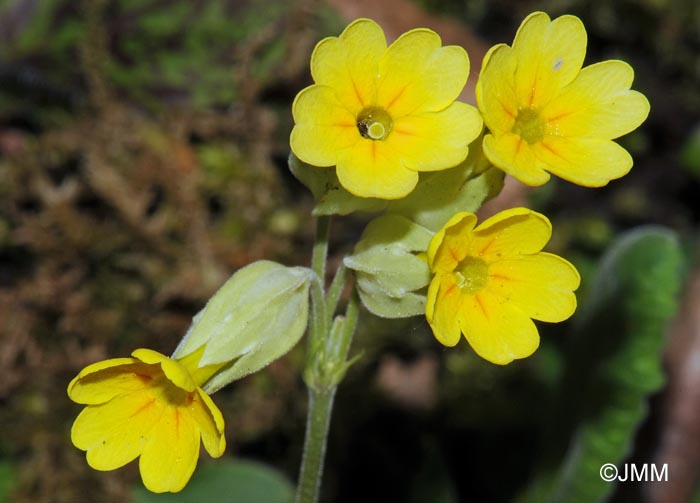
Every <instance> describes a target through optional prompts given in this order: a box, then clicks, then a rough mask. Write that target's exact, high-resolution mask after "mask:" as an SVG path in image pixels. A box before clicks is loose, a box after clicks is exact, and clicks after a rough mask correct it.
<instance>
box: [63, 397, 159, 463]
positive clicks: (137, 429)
mask: <svg viewBox="0 0 700 503" xmlns="http://www.w3.org/2000/svg"><path fill="white" fill-rule="evenodd" d="M162 413H163V407H162V406H161V405H160V403H159V402H158V401H157V400H156V399H155V397H154V396H153V394H151V393H149V392H148V391H142V392H134V393H130V394H128V395H122V396H119V397H117V398H114V399H113V400H111V401H109V402H107V403H105V404H102V405H91V406H89V407H86V408H85V409H84V410H83V411H82V412H81V413H80V415H78V417H77V419H76V420H75V422H74V423H73V428H72V429H71V441H72V442H73V445H75V446H76V447H77V448H78V449H81V450H84V451H87V462H88V464H89V465H90V466H91V467H92V468H94V469H95V470H114V469H115V468H119V467H121V466H124V465H125V464H127V463H128V462H130V461H132V460H133V459H135V458H136V457H137V456H138V455H139V454H140V453H141V451H142V449H143V446H144V445H145V439H146V438H147V437H148V435H149V434H150V432H151V430H152V429H153V427H154V426H155V425H156V424H157V423H158V421H159V420H160V417H161V415H162Z"/></svg>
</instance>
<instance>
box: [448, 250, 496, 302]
mask: <svg viewBox="0 0 700 503" xmlns="http://www.w3.org/2000/svg"><path fill="white" fill-rule="evenodd" d="M454 275H455V278H456V279H457V286H458V287H459V289H460V290H462V292H464V293H467V294H470V295H471V294H475V293H476V292H478V291H479V290H481V289H482V288H484V287H485V286H486V282H487V281H488V279H489V266H488V264H487V263H486V262H484V261H483V260H481V259H480V258H476V257H466V258H465V259H464V260H462V261H461V262H460V263H459V264H458V265H457V267H456V269H455V272H454Z"/></svg>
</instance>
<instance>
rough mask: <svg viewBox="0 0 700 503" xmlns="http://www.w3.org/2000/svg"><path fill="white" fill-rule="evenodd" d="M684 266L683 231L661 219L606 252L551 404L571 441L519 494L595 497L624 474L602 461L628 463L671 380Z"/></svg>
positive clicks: (555, 429)
mask: <svg viewBox="0 0 700 503" xmlns="http://www.w3.org/2000/svg"><path fill="white" fill-rule="evenodd" d="M683 267H684V261H683V255H682V252H681V249H680V245H679V242H678V239H677V238H676V236H675V234H674V233H673V232H671V231H669V230H666V229H663V228H659V227H646V228H641V229H638V230H634V231H631V232H629V233H627V234H626V235H624V236H623V237H622V238H620V239H619V240H618V241H616V242H615V243H614V244H613V246H612V247H611V249H610V250H609V251H608V252H607V254H606V255H605V256H604V258H603V260H602V262H601V264H600V267H599V269H598V271H597V274H596V276H595V278H594V281H593V284H592V287H591V290H590V293H589V299H588V303H587V305H586V306H584V308H583V309H582V312H581V313H580V315H579V316H578V318H577V322H578V323H577V325H576V330H575V334H574V335H575V337H574V338H573V340H572V341H571V342H572V345H571V347H570V351H569V353H568V354H569V362H568V364H567V370H568V372H567V374H566V376H565V379H564V381H563V385H562V389H561V393H560V396H559V399H558V400H557V401H556V403H557V407H558V409H557V410H555V411H553V412H552V414H551V415H552V416H553V417H556V424H551V425H549V428H548V429H547V431H548V434H547V435H546V437H547V438H548V439H549V440H550V441H551V442H554V443H555V444H553V445H556V444H558V445H560V446H561V445H567V443H568V451H567V452H565V453H560V454H559V455H556V456H552V458H553V459H549V460H548V462H549V466H545V467H543V469H542V470H541V472H542V475H540V478H539V479H538V480H536V481H535V483H534V484H533V485H532V486H531V487H530V488H529V490H528V492H526V493H524V494H523V495H522V497H521V498H520V499H519V500H518V501H520V502H521V503H524V502H528V503H529V502H532V503H534V502H537V503H542V502H550V503H595V502H601V501H605V500H606V498H607V497H608V496H609V495H610V494H611V493H612V491H613V490H614V488H615V483H614V482H606V481H604V480H602V478H601V476H600V472H599V471H600V469H601V467H602V466H603V465H605V464H606V463H612V464H615V465H617V466H618V468H620V469H622V468H621V467H622V463H623V462H624V460H625V459H626V457H627V456H628V455H629V454H630V450H631V447H632V441H633V438H634V435H635V433H636V431H637V429H638V428H639V426H640V425H641V423H642V421H643V420H644V418H645V416H646V414H647V409H648V400H649V396H650V395H651V394H652V393H654V392H656V391H658V390H659V389H660V388H661V386H662V385H663V382H664V378H663V371H662V361H661V358H662V352H663V343H664V334H665V330H666V326H667V324H668V322H669V320H670V319H671V318H672V317H673V316H674V314H675V313H676V311H677V294H678V291H679V289H680V286H681V277H682V270H683ZM557 465H558V469H555V468H554V467H555V466H557Z"/></svg>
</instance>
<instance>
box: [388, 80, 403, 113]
mask: <svg viewBox="0 0 700 503" xmlns="http://www.w3.org/2000/svg"><path fill="white" fill-rule="evenodd" d="M406 88H408V84H406V85H405V86H403V87H402V88H401V90H400V91H399V92H398V93H397V94H396V96H394V97H393V98H392V99H391V100H389V103H387V105H386V109H387V110H388V109H389V108H391V107H392V105H393V104H394V103H396V102H397V101H398V99H399V98H401V96H403V94H404V93H405V92H406Z"/></svg>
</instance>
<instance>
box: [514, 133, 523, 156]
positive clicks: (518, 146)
mask: <svg viewBox="0 0 700 503" xmlns="http://www.w3.org/2000/svg"><path fill="white" fill-rule="evenodd" d="M522 146H523V139H522V138H520V137H519V136H518V144H517V145H516V146H515V155H518V154H519V153H520V149H521V148H522Z"/></svg>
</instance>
